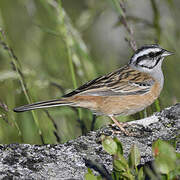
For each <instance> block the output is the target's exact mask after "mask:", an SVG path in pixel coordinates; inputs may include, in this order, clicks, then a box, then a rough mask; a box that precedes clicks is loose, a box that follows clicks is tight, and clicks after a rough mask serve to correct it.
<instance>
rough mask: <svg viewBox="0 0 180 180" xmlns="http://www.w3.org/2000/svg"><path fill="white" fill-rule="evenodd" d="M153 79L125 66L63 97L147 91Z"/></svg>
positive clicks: (142, 92) (130, 93) (119, 94)
mask: <svg viewBox="0 0 180 180" xmlns="http://www.w3.org/2000/svg"><path fill="white" fill-rule="evenodd" d="M154 82H155V81H154V79H153V78H152V77H151V76H149V75H148V74H146V73H140V72H139V71H137V70H135V69H132V68H130V67H129V66H125V67H123V68H121V69H118V70H117V71H115V72H113V73H109V74H107V75H105V76H101V77H99V78H96V79H94V80H92V81H89V82H87V83H86V84H84V85H82V86H80V87H79V88H78V89H76V90H74V91H72V92H71V93H69V94H66V95H65V96H64V97H69V96H73V95H91V96H123V95H136V94H145V93H147V92H148V91H149V90H150V89H151V87H152V85H153V84H154Z"/></svg>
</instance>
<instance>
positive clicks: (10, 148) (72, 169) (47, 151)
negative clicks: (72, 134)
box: [0, 103, 180, 180]
mask: <svg viewBox="0 0 180 180" xmlns="http://www.w3.org/2000/svg"><path fill="white" fill-rule="evenodd" d="M130 124H131V126H129V127H127V129H128V131H133V133H134V136H130V137H127V136H125V135H123V134H113V133H112V128H110V127H104V128H102V129H100V130H98V131H92V132H89V133H88V134H87V135H86V136H81V137H79V138H77V139H75V140H71V141H69V142H67V143H65V144H58V145H42V146H40V145H28V144H9V145H0V179H3V178H4V179H78V180H79V179H84V175H85V173H86V171H87V167H86V166H85V159H89V160H93V161H94V162H97V163H102V164H104V165H105V167H106V168H107V170H108V171H109V172H110V171H111V170H112V158H111V156H110V155H108V154H107V153H106V152H105V151H104V150H103V148H102V146H101V144H100V141H99V137H100V136H101V134H107V135H111V136H117V137H118V138H119V140H120V141H121V142H122V144H123V148H124V153H125V156H126V157H127V155H128V153H129V150H130V148H131V146H132V145H133V144H136V145H137V146H138V147H139V150H140V152H141V163H142V164H144V163H146V162H149V161H152V160H153V157H152V151H151V146H152V143H153V142H154V141H155V140H157V139H163V140H173V139H176V141H177V149H176V151H177V152H180V139H178V138H177V137H178V135H180V103H179V104H176V105H174V106H172V107H169V108H166V109H164V110H163V111H161V112H159V113H155V114H154V115H153V116H151V117H148V118H145V119H142V120H138V121H133V122H131V123H130Z"/></svg>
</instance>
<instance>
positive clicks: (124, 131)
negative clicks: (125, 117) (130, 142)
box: [110, 116, 130, 136]
mask: <svg viewBox="0 0 180 180" xmlns="http://www.w3.org/2000/svg"><path fill="white" fill-rule="evenodd" d="M110 118H111V119H112V120H113V122H114V123H115V124H116V126H118V127H119V129H120V130H121V131H122V132H123V133H124V134H126V135H127V136H128V135H130V134H129V132H127V131H126V130H125V129H124V126H127V123H125V124H124V123H120V122H118V121H117V120H116V118H115V117H114V116H110Z"/></svg>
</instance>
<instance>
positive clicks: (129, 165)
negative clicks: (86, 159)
mask: <svg viewBox="0 0 180 180" xmlns="http://www.w3.org/2000/svg"><path fill="white" fill-rule="evenodd" d="M102 145H103V147H104V149H105V151H106V152H108V153H109V154H110V155H112V156H113V172H112V174H111V175H110V174H107V170H106V169H105V167H101V170H100V168H99V167H97V165H94V166H93V167H94V169H95V170H98V171H99V173H100V176H95V175H93V172H92V171H91V169H88V173H87V174H86V175H85V179H86V180H101V179H102V178H103V177H104V178H106V179H108V180H119V179H123V180H135V179H137V180H143V179H145V176H146V177H149V179H163V180H174V179H178V177H179V176H180V166H179V161H180V154H178V153H176V152H175V148H174V147H173V146H172V145H170V144H168V143H167V142H164V141H162V140H157V141H156V142H154V144H153V148H152V150H153V155H154V158H155V160H154V162H152V168H150V166H149V167H148V166H140V160H141V156H140V152H139V150H138V148H137V146H136V145H133V147H132V148H131V151H130V154H129V157H128V160H126V159H125V158H124V156H123V148H122V144H121V143H120V142H119V140H118V139H116V138H114V139H112V138H110V137H105V136H103V137H102ZM95 167H96V168H95Z"/></svg>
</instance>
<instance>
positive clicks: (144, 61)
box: [129, 44, 173, 72]
mask: <svg viewBox="0 0 180 180" xmlns="http://www.w3.org/2000/svg"><path fill="white" fill-rule="evenodd" d="M172 54H173V53H172V52H170V51H167V50H165V49H163V48H161V47H160V46H159V45H154V44H153V45H145V46H143V47H141V48H140V49H138V50H136V52H135V53H134V55H133V56H132V57H131V59H130V61H129V65H130V66H131V67H134V68H136V69H138V70H139V71H142V72H153V71H154V70H156V71H157V70H158V69H159V70H161V64H162V61H163V60H164V58H165V57H166V56H169V55H172Z"/></svg>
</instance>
